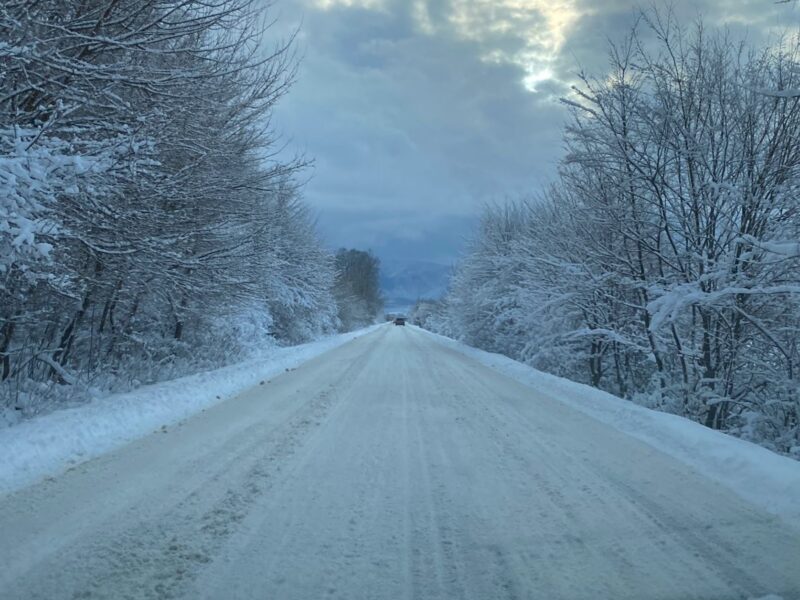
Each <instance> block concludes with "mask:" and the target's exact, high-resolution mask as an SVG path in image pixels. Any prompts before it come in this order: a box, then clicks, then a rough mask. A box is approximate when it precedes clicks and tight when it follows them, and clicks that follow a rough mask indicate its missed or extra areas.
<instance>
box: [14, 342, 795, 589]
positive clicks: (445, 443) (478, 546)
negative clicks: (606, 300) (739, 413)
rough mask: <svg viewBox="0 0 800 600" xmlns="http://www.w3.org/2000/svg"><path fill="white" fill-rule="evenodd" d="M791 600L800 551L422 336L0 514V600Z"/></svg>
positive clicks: (710, 492) (233, 405) (364, 352)
mask: <svg viewBox="0 0 800 600" xmlns="http://www.w3.org/2000/svg"><path fill="white" fill-rule="evenodd" d="M767 594H776V595H779V596H782V597H783V598H785V599H787V600H788V599H791V598H800V535H798V534H797V533H796V532H795V530H793V529H791V528H788V527H786V526H784V525H783V524H782V523H781V522H780V521H779V520H778V519H777V518H776V517H772V516H769V515H767V514H765V513H762V512H760V511H759V510H757V509H755V508H753V507H751V506H750V505H748V504H746V503H745V502H744V501H743V500H740V499H739V498H738V497H736V496H734V495H733V494H732V493H731V492H729V491H728V490H727V489H725V488H723V487H721V486H719V485H717V484H715V483H713V482H711V481H709V480H708V479H706V478H704V477H702V476H700V475H698V474H697V473H695V472H693V471H692V470H690V469H689V468H688V467H686V466H684V465H682V464H681V463H679V462H677V461H675V460H674V459H671V458H669V457H667V456H665V455H663V454H661V453H659V452H657V451H656V450H653V449H652V448H650V447H648V446H646V445H645V444H643V443H641V442H639V441H636V440H634V439H632V438H629V437H627V436H625V435H623V434H621V433H619V432H617V431H615V430H613V429H611V428H609V427H608V426H606V425H603V424H601V423H599V422H597V421H594V420H592V419H591V418H589V417H587V416H584V415H582V414H581V413H578V412H576V411H574V410H573V409H571V408H568V407H567V406H565V405H563V404H561V403H559V402H557V401H555V400H552V399H550V398H547V397H544V396H541V395H539V394H537V393H536V392H535V391H532V390H531V389H530V388H529V387H525V386H523V385H522V384H520V383H517V382H515V381H513V380H511V379H509V378H507V377H505V376H503V375H501V374H499V373H497V372H495V371H493V370H491V369H489V368H487V367H484V366H481V365H479V364H478V363H477V362H474V361H473V360H471V359H469V358H467V357H465V356H463V355H462V354H460V353H457V352H455V351H453V350H451V349H448V348H445V347H443V346H441V345H439V344H438V343H437V342H436V341H435V340H434V339H433V338H432V337H430V336H428V335H426V334H424V333H422V332H420V331H417V330H415V329H413V328H410V327H405V328H401V327H392V326H386V327H381V328H379V329H378V330H377V331H375V332H374V333H372V334H369V335H365V336H363V337H361V338H358V339H356V340H354V341H352V342H349V343H348V344H346V345H344V346H342V347H340V348H338V349H336V350H333V351H331V352H329V353H327V354H325V355H323V356H320V357H318V358H316V359H313V360H311V361H310V362H308V363H305V364H304V365H303V366H301V367H299V368H298V369H296V370H293V371H291V372H288V373H285V374H283V375H281V376H280V377H277V378H275V379H274V380H272V381H269V382H266V381H265V382H264V384H263V385H260V386H256V387H255V388H254V389H252V390H250V391H248V392H246V393H245V394H243V395H241V396H239V397H238V398H235V399H232V400H230V401H227V402H224V403H222V404H219V405H217V406H215V407H213V408H210V409H208V410H206V411H205V412H203V413H201V414H200V415H198V416H196V417H194V418H192V419H190V420H188V421H186V422H185V423H183V424H181V425H179V426H177V427H174V428H168V429H167V430H166V431H158V432H156V433H153V434H152V435H150V436H149V437H146V438H144V439H141V440H139V441H137V442H134V443H132V444H129V445H128V446H125V447H123V448H121V449H119V450H117V451H115V452H112V453H110V454H107V455H105V456H102V457H100V458H98V459H94V460H92V461H90V462H87V463H84V464H83V465H80V466H78V467H76V468H74V469H73V470H71V471H68V472H66V473H65V474H63V475H60V476H58V477H56V478H53V479H50V480H47V481H44V482H42V483H40V484H38V485H35V486H33V487H29V488H27V489H24V490H21V491H19V492H16V493H13V494H10V495H7V496H4V497H2V498H0V598H3V599H4V600H10V599H17V598H19V599H29V598H30V599H33V598H43V599H48V600H51V599H57V598H69V599H73V598H74V599H77V598H115V599H116V598H187V599H188V598H191V599H195V598H219V599H237V598H248V599H249V598H263V599H298V600H311V599H317V598H344V599H348V600H350V599H362V598H363V599H365V600H367V599H368V600H374V599H384V598H385V599H399V598H409V599H411V598H414V599H416V598H420V599H422V598H442V599H444V598H447V599H450V598H473V599H475V600H489V599H494V598H498V599H500V598H518V599H526V598H542V599H557V598H565V599H577V598H587V599H592V600H595V599H599V598H613V599H615V600H616V599H622V598H636V599H643V598H664V599H667V598H670V599H676V600H678V599H680V600H685V599H689V598H698V599H704V600H705V599H713V598H751V597H761V596H765V595H767Z"/></svg>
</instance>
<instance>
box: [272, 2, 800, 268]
mask: <svg viewBox="0 0 800 600" xmlns="http://www.w3.org/2000/svg"><path fill="white" fill-rule="evenodd" d="M650 5H651V4H650V3H645V6H650ZM673 6H674V8H675V10H676V12H677V13H678V14H679V16H680V17H681V19H682V21H685V22H688V21H691V20H692V19H694V18H696V17H697V16H698V15H703V16H704V18H705V20H706V21H707V22H708V23H713V24H720V25H722V24H724V25H726V26H727V27H729V28H731V29H732V30H733V31H734V33H735V34H736V35H747V36H748V37H749V38H750V39H751V40H757V39H762V38H763V36H764V35H768V36H769V35H775V34H777V33H778V32H785V31H786V27H787V26H793V27H796V26H797V24H798V23H799V22H800V21H799V20H798V17H799V16H800V8H798V7H797V5H786V4H776V3H775V2H774V0H727V1H725V0H698V1H688V0H677V1H676V2H674V3H673ZM636 7H637V3H634V2H628V1H625V0H277V1H276V2H275V3H274V6H273V7H272V9H271V14H272V16H274V17H277V18H278V19H279V24H278V27H277V28H276V31H286V30H287V29H290V28H294V27H297V26H299V27H300V35H299V38H298V40H297V50H298V52H299V54H300V55H301V56H302V60H301V63H300V68H299V73H298V79H297V83H296V84H295V86H294V87H293V89H292V90H291V92H290V93H289V95H288V96H287V97H285V98H284V99H283V100H282V101H281V104H280V106H279V107H278V109H277V111H276V114H275V124H276V126H277V127H278V129H279V130H280V131H281V132H282V133H283V135H284V136H285V138H287V140H288V142H289V144H290V146H291V147H292V148H294V149H298V150H300V151H303V152H305V153H306V154H307V155H308V157H310V158H313V159H314V161H315V166H314V169H313V171H312V173H311V178H310V180H309V182H308V183H307V185H306V188H305V197H306V199H307V201H308V202H309V203H310V204H311V205H312V207H313V208H314V210H315V212H316V213H317V214H318V215H319V226H320V230H321V232H322V235H323V236H324V238H325V240H326V241H327V243H329V244H330V245H331V246H332V247H336V246H349V247H356V248H364V249H366V248H371V249H372V250H374V251H375V252H377V253H378V255H379V256H381V257H382V258H384V259H399V258H408V259H416V260H419V259H423V260H432V261H436V262H444V263H449V262H452V261H453V259H454V258H455V257H456V256H457V255H458V252H459V250H460V249H461V246H462V241H463V239H464V237H465V236H467V235H468V234H469V232H470V230H471V228H472V226H473V224H474V221H475V216H476V214H477V213H478V212H479V210H480V206H481V205H482V204H483V203H485V202H491V201H497V200H502V199H503V198H506V197H519V196H521V195H530V194H532V193H535V192H536V191H537V190H539V189H541V187H542V186H543V185H545V184H546V183H547V182H548V181H551V180H552V179H553V177H554V175H555V170H556V167H557V164H558V161H559V158H560V156H561V153H562V145H561V128H562V125H563V122H564V117H565V112H564V109H563V108H562V107H561V106H560V105H559V102H558V99H559V97H561V96H563V95H564V94H566V93H567V91H568V90H569V85H570V82H571V81H572V80H573V79H574V75H575V73H576V72H577V71H578V69H579V67H582V68H583V69H585V70H586V71H587V72H590V73H593V74H598V75H600V74H602V72H603V71H604V69H605V68H606V58H605V49H606V41H607V39H612V40H613V39H620V38H621V37H622V36H624V35H625V33H626V31H627V30H628V29H629V28H630V27H631V24H632V23H633V20H634V16H635V13H636Z"/></svg>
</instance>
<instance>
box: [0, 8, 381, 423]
mask: <svg viewBox="0 0 800 600" xmlns="http://www.w3.org/2000/svg"><path fill="white" fill-rule="evenodd" d="M263 4H264V3H263V2H261V1H260V0H259V1H256V0H214V1H211V2H208V1H205V0H81V1H80V2H63V1H61V0H8V1H5V2H3V3H2V6H0V65H2V66H1V67H0V382H2V384H0V400H2V406H5V407H10V406H14V407H17V408H19V407H26V410H27V409H28V408H30V410H36V409H37V407H39V406H40V405H41V404H42V403H43V402H44V399H45V398H47V397H48V396H53V397H60V395H59V394H60V392H59V390H63V389H65V388H69V387H71V386H73V385H75V384H81V385H84V386H85V385H93V386H101V387H103V386H104V387H114V386H127V385H130V384H131V382H137V381H152V380H155V379H158V378H163V377H166V376H170V375H174V374H177V373H181V372H185V371H186V370H187V369H190V368H197V367H198V366H210V365H218V364H220V363H222V362H228V361H231V360H233V359H235V358H236V357H238V356H242V355H244V354H245V353H247V352H250V351H252V349H253V348H254V347H257V346H258V345H261V344H263V343H264V342H265V340H270V339H274V340H277V341H278V342H279V343H297V342H301V341H305V340H309V339H312V338H314V337H317V336H319V335H321V334H324V333H328V332H333V331H336V330H338V329H341V328H342V327H343V324H342V320H341V319H340V317H339V314H338V313H339V310H340V308H339V307H338V306H337V296H338V299H339V301H340V302H346V301H348V300H347V299H346V298H345V296H344V295H343V292H341V290H339V289H338V288H337V281H339V280H340V279H341V277H340V275H339V274H338V273H337V259H336V258H335V257H334V256H333V255H332V254H331V253H330V252H329V251H327V250H326V249H325V248H324V246H323V245H322V243H321V242H320V240H319V238H318V235H317V232H316V229H315V225H314V222H313V219H312V215H311V214H310V212H309V209H308V208H307V206H306V205H305V204H304V203H303V201H302V198H301V193H300V186H299V184H298V178H297V175H298V173H300V172H301V171H302V169H304V168H305V167H306V165H307V161H306V160H304V159H303V158H302V157H296V158H288V159H287V158H283V157H284V156H285V152H283V151H282V150H283V148H282V146H281V143H280V140H278V139H277V136H276V135H275V132H274V129H273V127H272V124H271V117H272V110H273V107H274V106H275V103H276V102H277V101H278V100H279V99H280V98H281V97H282V96H284V94H286V93H287V91H288V90H289V87H290V85H291V83H292V81H293V79H294V77H295V71H296V64H297V62H296V60H295V58H294V56H293V54H292V39H287V40H284V41H282V42H279V43H277V44H275V45H273V46H269V45H268V43H267V40H268V39H269V37H270V36H269V35H268V34H270V26H271V21H270V20H269V15H268V14H267V13H266V12H265V10H264V8H263ZM354 293H356V294H357V292H354ZM348 298H349V297H348ZM371 308H374V307H371ZM375 312H376V314H377V312H378V311H375ZM373 318H374V315H373ZM367 321H369V315H367V314H366V313H360V314H359V316H358V318H353V319H348V321H347V323H346V325H345V326H346V327H356V326H358V325H360V324H363V323H365V322H367Z"/></svg>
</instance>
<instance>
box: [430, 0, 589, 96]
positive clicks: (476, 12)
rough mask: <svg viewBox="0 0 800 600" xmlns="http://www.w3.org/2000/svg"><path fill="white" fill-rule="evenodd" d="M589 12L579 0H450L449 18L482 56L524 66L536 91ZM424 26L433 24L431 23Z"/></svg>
mask: <svg viewBox="0 0 800 600" xmlns="http://www.w3.org/2000/svg"><path fill="white" fill-rule="evenodd" d="M428 1H430V0H428ZM418 4H425V0H421V1H420V2H418ZM416 13H418V14H423V15H426V16H428V17H429V14H430V13H429V11H428V10H421V9H417V11H416ZM586 14H589V12H588V10H587V9H586V8H584V7H581V6H579V4H578V2H577V1H576V0H450V3H449V6H448V10H447V15H448V16H447V20H448V22H449V25H450V26H451V27H452V28H453V29H454V30H455V32H456V34H457V35H459V36H460V37H462V38H465V39H468V40H472V41H475V42H477V43H478V44H480V46H481V47H482V48H483V54H482V56H481V58H482V60H485V61H488V62H493V63H497V64H502V63H508V64H514V65H517V66H519V67H521V68H522V69H523V71H524V73H525V76H524V79H523V82H524V84H525V87H527V88H528V89H529V90H531V91H535V89H536V85H537V84H538V83H540V82H542V81H546V80H549V79H553V78H554V77H555V72H554V69H553V68H552V65H553V63H554V62H555V61H556V59H557V58H558V56H559V54H560V53H561V52H562V50H563V47H564V44H565V43H566V41H567V39H568V37H569V33H570V32H571V30H572V29H573V28H574V27H575V25H576V24H577V23H578V21H579V19H580V18H581V17H582V16H584V15H586ZM422 28H423V30H428V31H430V30H431V29H432V27H431V25H430V24H429V22H428V23H425V24H424V26H423V27H422Z"/></svg>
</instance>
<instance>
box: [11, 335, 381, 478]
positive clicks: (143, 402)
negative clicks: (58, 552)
mask: <svg viewBox="0 0 800 600" xmlns="http://www.w3.org/2000/svg"><path fill="white" fill-rule="evenodd" d="M375 327H377V326H372V327H368V328H366V329H361V330H358V331H353V332H350V333H345V334H341V335H335V336H330V337H327V338H324V339H321V340H318V341H315V342H311V343H308V344H302V345H299V346H290V347H284V348H277V347H273V348H270V349H269V350H268V351H267V352H265V354H264V355H263V356H261V357H259V358H257V359H252V360H248V361H246V362H242V363H238V364H234V365H230V366H227V367H224V368H221V369H216V370H213V371H205V372H202V373H197V374H195V375H190V376H187V377H181V378H179V379H174V380H171V381H164V382H161V383H157V384H153V385H146V386H142V387H140V388H138V389H136V390H133V391H131V392H126V393H122V394H113V395H109V396H106V397H104V398H98V399H94V400H92V401H91V402H88V403H86V404H83V405H81V406H77V407H75V408H68V409H64V410H60V411H55V412H52V413H49V414H46V415H43V416H41V417H37V418H33V419H30V420H27V421H23V422H21V423H20V424H18V425H14V426H12V427H7V428H4V429H0V457H2V458H0V494H2V493H6V492H9V491H12V490H15V489H19V488H21V487H24V486H25V485H28V484H30V483H33V482H35V481H37V480H38V479H41V478H42V477H45V476H47V475H53V474H56V473H59V472H61V471H63V470H64V469H66V468H69V467H71V466H74V465H76V464H79V463H81V462H84V461H86V460H89V459H91V458H93V457H95V456H99V455H101V454H103V453H105V452H108V451H110V450H113V449H114V448H117V447H119V446H122V445H123V444H125V443H127V442H130V441H132V440H135V439H138V438H141V437H144V436H145V435H148V434H149V433H152V432H153V431H154V430H156V429H158V428H160V427H162V426H165V425H166V426H169V425H172V424H174V423H177V422H178V421H181V420H183V419H186V418H187V417H190V416H192V415H193V414H195V413H197V412H199V411H201V410H202V409H204V408H207V407H209V406H211V405H213V404H216V403H218V402H222V401H223V400H227V399H229V398H232V397H233V396H236V395H237V394H239V393H241V392H242V391H244V390H246V389H248V388H250V387H252V386H255V385H257V384H258V383H259V382H260V381H261V380H264V379H267V378H271V377H274V376H276V375H278V374H280V373H282V372H284V371H285V370H286V369H292V368H295V367H297V366H298V365H300V364H302V363H304V362H306V361H308V360H310V359H312V358H314V357H316V356H319V355H320V354H323V353H324V352H327V351H328V350H332V349H333V348H336V347H338V346H341V345H342V344H344V343H346V342H349V341H350V340H352V339H354V338H357V337H359V336H361V335H364V334H365V333H369V332H370V331H372V330H373V329H374V328H375Z"/></svg>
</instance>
